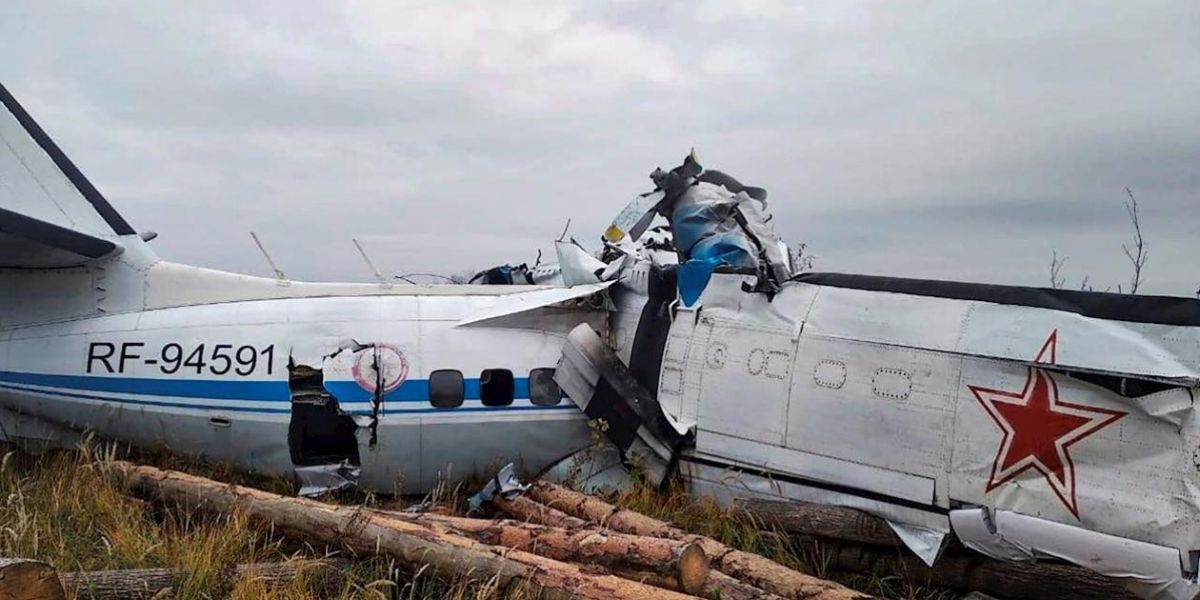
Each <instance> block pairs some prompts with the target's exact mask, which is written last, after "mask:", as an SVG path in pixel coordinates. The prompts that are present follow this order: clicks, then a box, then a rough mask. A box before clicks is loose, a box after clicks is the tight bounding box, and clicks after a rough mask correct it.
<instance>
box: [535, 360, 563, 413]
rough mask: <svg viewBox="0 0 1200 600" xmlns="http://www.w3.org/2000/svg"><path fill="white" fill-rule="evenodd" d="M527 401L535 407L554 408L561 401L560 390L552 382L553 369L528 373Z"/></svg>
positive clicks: (555, 383)
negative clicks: (531, 402) (530, 401)
mask: <svg viewBox="0 0 1200 600" xmlns="http://www.w3.org/2000/svg"><path fill="white" fill-rule="evenodd" d="M529 399H530V400H532V401H533V403H534V404H536V405H537V406H554V405H555V404H558V403H559V402H560V401H562V388H559V387H558V383H557V382H555V381H554V369H534V370H532V371H530V372H529Z"/></svg>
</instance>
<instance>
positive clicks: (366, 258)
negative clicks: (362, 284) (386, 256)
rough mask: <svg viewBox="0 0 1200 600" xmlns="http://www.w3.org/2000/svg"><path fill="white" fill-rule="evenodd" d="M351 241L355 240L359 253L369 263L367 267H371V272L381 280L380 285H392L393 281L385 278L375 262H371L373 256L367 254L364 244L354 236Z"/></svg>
mask: <svg viewBox="0 0 1200 600" xmlns="http://www.w3.org/2000/svg"><path fill="white" fill-rule="evenodd" d="M350 241H352V242H354V247H355V248H358V253H359V254H361V255H362V257H363V262H365V263H367V268H368V269H371V272H372V273H374V274H375V279H376V280H378V281H379V285H380V286H381V287H384V288H390V287H392V283H391V282H390V281H388V280H386V279H384V278H383V273H380V272H379V269H378V268H376V267H375V263H373V262H371V257H370V256H367V251H366V250H363V247H362V244H360V243H358V240H356V239H354V238H350Z"/></svg>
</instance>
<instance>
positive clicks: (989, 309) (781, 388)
mask: <svg viewBox="0 0 1200 600" xmlns="http://www.w3.org/2000/svg"><path fill="white" fill-rule="evenodd" d="M693 163H694V161H693V160H690V159H689V161H687V162H685V163H684V165H683V166H681V167H679V168H677V169H675V170H672V171H671V172H670V175H668V176H664V175H663V174H662V173H661V172H659V173H657V175H658V177H657V178H656V184H658V190H656V192H657V193H658V194H659V198H660V201H659V203H658V204H656V205H655V206H654V211H655V212H656V213H657V214H656V215H655V216H653V217H652V218H649V219H645V220H644V221H642V223H649V222H652V221H653V220H655V219H657V220H660V221H661V220H663V219H665V220H667V221H668V222H669V223H670V224H671V227H670V231H672V232H674V233H675V236H674V243H675V245H676V246H677V252H676V256H675V257H672V259H671V260H668V261H658V260H655V259H654V258H653V257H652V255H651V251H650V250H649V249H647V248H644V247H640V246H641V245H640V244H639V243H638V240H630V239H628V238H627V237H624V236H621V235H616V236H609V238H610V239H609V240H608V243H607V248H606V250H605V253H606V254H608V255H609V256H618V255H619V256H622V257H626V256H632V257H635V258H634V259H633V260H631V261H630V262H629V263H628V264H626V265H625V267H624V268H623V269H622V270H621V273H620V275H619V283H618V284H617V285H616V286H614V287H613V289H612V290H611V296H612V301H613V303H614V306H615V307H616V310H615V312H614V314H613V317H612V319H611V330H610V331H609V332H608V333H607V335H597V333H596V332H595V331H592V330H589V329H587V328H586V327H580V328H578V329H576V330H575V331H574V332H572V334H571V336H570V337H569V338H568V347H567V349H566V350H564V353H563V360H562V362H561V363H560V366H559V381H560V383H561V384H562V386H563V388H564V390H566V391H567V393H568V394H569V395H570V396H571V397H572V399H573V400H574V401H575V402H576V403H577V404H579V405H580V407H581V408H582V409H583V410H584V411H585V412H586V413H587V414H588V415H590V416H593V417H602V418H604V419H605V420H606V421H608V422H609V428H608V431H609V438H610V440H611V441H612V442H613V445H614V446H615V447H616V448H617V449H618V450H619V452H620V453H621V454H622V456H623V457H624V459H625V462H626V463H627V464H636V465H638V466H640V467H642V468H644V469H645V472H646V474H647V475H648V476H650V477H652V478H655V479H660V480H661V479H662V478H663V477H665V476H666V475H668V474H670V473H675V472H677V473H679V474H681V475H682V476H683V478H684V481H685V482H687V484H688V485H689V487H690V488H691V489H693V490H694V491H695V492H696V493H704V494H714V495H716V496H718V497H720V498H724V499H732V498H735V497H744V496H756V497H761V498H768V499H776V500H796V501H807V502H816V503H824V504H836V505H841V506H847V507H852V508H856V509H860V510H864V511H866V512H869V513H872V514H875V515H878V516H881V517H883V518H885V519H887V520H888V522H889V523H891V524H892V526H893V528H894V529H895V531H896V533H897V535H898V536H899V537H900V538H901V539H903V540H904V541H905V542H906V543H907V544H908V546H909V547H910V548H911V549H912V550H913V551H914V552H916V553H917V554H918V555H919V556H921V558H922V559H924V560H925V561H926V562H929V563H933V562H934V561H936V560H937V558H938V557H939V555H940V552H941V550H942V548H943V547H944V543H945V540H946V539H948V536H949V535H951V534H952V533H953V534H954V535H955V536H957V537H958V538H959V539H960V540H961V541H962V542H963V543H964V544H965V545H967V546H969V547H972V548H975V549H977V550H979V551H981V552H983V553H985V554H988V555H991V556H994V557H997V558H1003V559H1007V560H1034V559H1039V558H1042V559H1044V558H1057V559H1062V560H1066V561H1069V562H1073V563H1076V564H1079V565H1082V566H1085V567H1088V568H1091V569H1093V570H1095V571H1097V572H1099V573H1102V574H1105V575H1108V576H1112V577H1117V578H1119V579H1121V580H1122V581H1123V582H1124V583H1126V584H1128V585H1129V587H1130V588H1131V589H1132V590H1133V591H1135V592H1137V593H1139V594H1141V595H1143V596H1145V597H1154V598H1173V599H1183V598H1192V597H1193V596H1195V595H1196V593H1197V591H1198V590H1200V588H1198V587H1197V585H1196V574H1197V570H1198V569H1197V557H1198V556H1200V495H1197V493H1196V490H1198V489H1200V469H1198V467H1197V464H1198V463H1197V462H1196V459H1195V457H1196V456H1197V453H1200V450H1197V449H1198V448H1200V419H1197V411H1196V406H1195V398H1196V395H1197V393H1200V302H1198V301H1196V300H1191V299H1184V298H1166V297H1145V296H1128V295H1117V294H1099V293H1089V292H1072V291H1062V290H1044V289H1035V288H1020V287H1011V286H994V285H979V284H964V283H955V282H939V281H924V280H909V279H899V278H891V277H872V276H858V275H841V274H823V273H804V274H792V273H791V272H790V269H789V267H790V264H789V261H787V260H786V259H785V258H784V257H786V256H787V255H788V252H787V249H786V247H785V246H783V245H782V244H780V243H779V241H778V239H777V238H776V237H775V236H774V235H773V234H771V235H764V234H763V232H764V231H769V227H767V223H768V220H769V217H768V216H766V213H765V202H763V200H764V199H765V195H762V194H756V196H751V195H750V194H749V193H748V192H747V191H746V190H745V189H744V186H741V184H740V183H738V182H736V181H735V180H734V181H730V179H731V178H730V179H726V178H727V176H724V175H723V174H722V175H721V176H710V177H705V176H704V175H705V174H704V172H703V170H702V169H700V168H699V166H698V165H695V164H693ZM672 178H673V179H674V180H675V182H674V183H671V179H672ZM718 180H720V181H719V182H718ZM672 185H674V186H675V188H676V190H675V191H674V192H671V191H670V190H671V186H672ZM672 197H674V198H675V200H673V201H672V200H671V198H672ZM632 221H633V220H629V221H627V222H632ZM681 228H683V229H686V230H687V231H686V232H685V235H684V237H683V238H681V237H680V236H679V233H680V231H681ZM616 229H617V230H618V231H621V232H626V231H629V230H630V229H632V227H626V228H622V227H616ZM629 237H632V236H629ZM660 244H661V241H656V245H660ZM621 260H624V258H621ZM600 480H601V481H604V482H610V481H611V477H609V478H607V479H604V478H601V479H600Z"/></svg>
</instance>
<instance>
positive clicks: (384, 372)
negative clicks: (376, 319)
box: [352, 344, 408, 394]
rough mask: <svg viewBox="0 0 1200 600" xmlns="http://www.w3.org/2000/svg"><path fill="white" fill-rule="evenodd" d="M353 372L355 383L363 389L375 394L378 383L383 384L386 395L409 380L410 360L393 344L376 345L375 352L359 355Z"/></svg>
mask: <svg viewBox="0 0 1200 600" xmlns="http://www.w3.org/2000/svg"><path fill="white" fill-rule="evenodd" d="M376 368H378V372H376ZM352 372H353V374H354V381H355V382H357V383H358V385H359V387H361V388H362V389H364V390H367V391H368V392H371V393H372V394H374V393H375V388H376V387H377V385H378V382H382V383H383V392H384V393H385V394H386V393H387V392H390V391H392V390H394V389H396V388H398V387H400V384H402V383H404V380H405V379H407V378H408V359H407V358H405V357H404V353H403V352H401V351H400V349H399V348H397V347H395V346H393V345H391V344H375V348H374V351H373V352H362V353H360V354H359V355H358V360H356V361H354V368H353V369H352Z"/></svg>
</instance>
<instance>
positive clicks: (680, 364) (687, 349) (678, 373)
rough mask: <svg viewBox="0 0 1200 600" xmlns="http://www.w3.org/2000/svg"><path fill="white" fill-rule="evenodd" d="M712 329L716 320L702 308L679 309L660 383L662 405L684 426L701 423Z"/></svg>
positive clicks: (667, 347)
mask: <svg viewBox="0 0 1200 600" xmlns="http://www.w3.org/2000/svg"><path fill="white" fill-rule="evenodd" d="M712 328H713V326H712V319H709V318H705V317H701V316H700V310H699V307H695V308H683V307H679V309H678V311H677V312H676V313H675V318H674V320H673V321H672V323H671V333H670V334H669V335H668V337H667V344H666V348H664V350H663V361H662V370H661V371H660V374H659V379H658V402H659V404H660V405H662V408H663V410H664V411H665V412H666V413H667V414H669V415H670V416H671V417H672V418H674V419H675V420H676V421H678V422H680V423H696V422H697V420H698V419H699V410H700V390H701V378H702V375H703V369H704V361H705V356H704V353H705V348H706V347H707V346H708V343H709V337H710V336H711V335H712Z"/></svg>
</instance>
